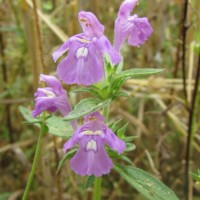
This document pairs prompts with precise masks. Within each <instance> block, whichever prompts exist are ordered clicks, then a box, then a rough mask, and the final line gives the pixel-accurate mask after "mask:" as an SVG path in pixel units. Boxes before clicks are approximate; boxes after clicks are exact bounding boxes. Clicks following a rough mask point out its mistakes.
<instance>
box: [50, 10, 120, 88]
mask: <svg viewBox="0 0 200 200" xmlns="http://www.w3.org/2000/svg"><path fill="white" fill-rule="evenodd" d="M78 18H79V22H80V25H81V27H82V29H83V33H80V34H77V35H74V36H72V37H70V38H69V39H68V40H67V41H66V42H64V43H63V44H62V45H61V47H60V48H59V49H58V50H56V51H54V52H53V54H52V56H53V60H54V61H55V62H56V61H57V59H58V58H59V57H60V56H62V55H63V54H64V53H65V52H68V53H67V56H66V57H65V58H64V59H63V60H62V61H61V62H60V63H59V64H58V66H57V74H58V77H59V78H60V79H61V80H63V81H64V82H65V83H67V84H69V85H70V84H79V85H86V86H88V85H92V84H94V83H97V82H99V81H100V80H101V79H104V78H105V71H104V56H105V54H108V55H109V56H110V59H111V62H112V63H113V65H116V64H118V63H119V62H120V61H121V56H120V54H119V53H118V52H117V51H116V50H115V49H114V48H113V47H112V45H111V43H110V41H109V40H108V39H107V38H106V36H104V34H103V33H104V26H103V25H102V24H101V23H100V22H99V21H98V19H97V18H96V16H95V15H94V14H93V13H91V12H85V11H81V12H79V15H78Z"/></svg>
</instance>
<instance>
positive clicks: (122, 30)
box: [114, 0, 153, 52]
mask: <svg viewBox="0 0 200 200" xmlns="http://www.w3.org/2000/svg"><path fill="white" fill-rule="evenodd" d="M137 3H138V0H125V1H123V3H122V4H121V6H120V8H119V12H118V16H117V19H116V21H115V38H114V48H115V49H116V50H117V51H118V52H119V51H120V49H121V47H122V45H123V43H124V42H125V40H126V39H127V38H128V44H130V45H132V46H137V47H139V46H140V45H141V44H143V43H144V42H145V41H146V40H147V39H148V38H149V36H150V35H151V33H152V32H153V29H152V28H151V25H150V24H149V22H148V19H147V18H146V17H142V18H139V17H138V16H137V15H136V14H135V15H132V16H130V12H131V11H132V10H133V8H134V7H135V5H136V4H137Z"/></svg>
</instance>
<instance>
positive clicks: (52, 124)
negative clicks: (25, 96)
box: [19, 106, 73, 138]
mask: <svg viewBox="0 0 200 200" xmlns="http://www.w3.org/2000/svg"><path fill="white" fill-rule="evenodd" d="M19 110H20V112H21V114H22V115H23V117H24V119H25V120H26V121H27V122H26V123H29V124H34V125H35V126H37V127H40V124H39V123H40V122H41V121H40V120H38V119H37V118H34V117H33V116H32V115H31V111H30V110H29V109H27V108H25V107H23V106H20V107H19ZM37 122H38V123H37ZM46 125H47V126H48V128H49V130H48V132H49V133H50V134H53V135H55V136H59V137H65V138H66V137H71V135H72V134H73V129H72V127H71V124H70V123H69V122H65V121H63V118H61V117H57V116H54V115H52V116H51V117H49V118H48V117H47V119H46Z"/></svg>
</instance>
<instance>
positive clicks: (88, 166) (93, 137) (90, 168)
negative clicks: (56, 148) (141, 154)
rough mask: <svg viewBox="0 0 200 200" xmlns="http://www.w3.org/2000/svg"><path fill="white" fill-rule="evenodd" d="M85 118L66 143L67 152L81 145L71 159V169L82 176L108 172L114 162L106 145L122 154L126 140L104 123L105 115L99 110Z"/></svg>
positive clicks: (100, 174)
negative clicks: (107, 151)
mask: <svg viewBox="0 0 200 200" xmlns="http://www.w3.org/2000/svg"><path fill="white" fill-rule="evenodd" d="M84 119H85V123H84V124H83V125H82V126H81V127H79V128H78V129H77V130H76V131H75V133H74V135H73V136H72V138H70V139H69V140H68V141H67V142H66V143H65V144H64V148H63V150H64V151H65V152H66V151H67V150H68V149H71V148H72V147H74V146H75V145H76V144H78V145H79V148H78V151H77V153H76V154H75V155H74V157H72V158H71V159H70V166H71V169H72V170H73V171H74V172H75V173H77V174H79V175H81V176H91V175H94V176H102V175H104V174H108V173H109V172H110V170H111V169H112V168H113V163H112V160H111V159H110V158H109V156H108V155H107V153H106V151H105V148H104V146H105V145H108V146H109V147H110V148H111V149H113V150H115V151H117V152H118V153H119V154H121V153H122V152H123V151H124V150H125V147H126V145H125V142H124V141H122V140H121V139H119V138H118V137H117V136H116V135H115V134H114V133H113V132H112V131H111V130H110V129H109V128H108V127H107V126H106V124H104V117H103V116H102V115H101V114H100V113H99V112H94V113H91V114H89V115H87V116H85V118H84ZM91 119H92V120H91ZM80 163H81V165H80Z"/></svg>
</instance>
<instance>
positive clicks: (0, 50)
mask: <svg viewBox="0 0 200 200" xmlns="http://www.w3.org/2000/svg"><path fill="white" fill-rule="evenodd" d="M0 47H1V48H0V55H1V58H2V65H1V66H2V72H3V73H2V75H3V81H4V83H5V84H7V82H8V74H7V68H6V62H5V53H4V50H5V44H4V41H3V34H2V33H0ZM5 110H6V117H5V120H6V126H7V128H8V131H9V140H10V142H11V143H12V142H13V141H14V139H13V130H12V123H11V111H10V105H5Z"/></svg>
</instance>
